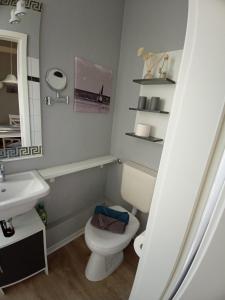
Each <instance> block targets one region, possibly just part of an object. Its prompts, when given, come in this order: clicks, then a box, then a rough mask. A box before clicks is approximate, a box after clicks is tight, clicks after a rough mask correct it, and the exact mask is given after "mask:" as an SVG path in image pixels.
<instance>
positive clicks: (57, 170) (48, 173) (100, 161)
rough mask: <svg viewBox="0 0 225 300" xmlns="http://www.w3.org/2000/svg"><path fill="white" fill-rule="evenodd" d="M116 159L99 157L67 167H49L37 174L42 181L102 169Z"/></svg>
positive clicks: (109, 156)
mask: <svg viewBox="0 0 225 300" xmlns="http://www.w3.org/2000/svg"><path fill="white" fill-rule="evenodd" d="M116 160H117V159H116V157H114V156H111V155H108V156H101V157H97V158H93V159H88V160H84V161H79V162H75V163H71V164H67V165H60V166H56V167H51V168H47V169H42V170H39V173H40V174H41V176H42V177H43V178H44V179H46V180H47V179H53V178H57V177H60V176H64V175H68V174H72V173H77V172H80V171H84V170H88V169H92V168H96V167H103V166H105V165H108V164H111V163H113V162H116Z"/></svg>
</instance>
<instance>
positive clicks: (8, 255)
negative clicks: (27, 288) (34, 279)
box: [0, 231, 45, 287]
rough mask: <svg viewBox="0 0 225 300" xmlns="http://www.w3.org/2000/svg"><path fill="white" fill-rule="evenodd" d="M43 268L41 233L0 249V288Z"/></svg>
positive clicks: (43, 256)
mask: <svg viewBox="0 0 225 300" xmlns="http://www.w3.org/2000/svg"><path fill="white" fill-rule="evenodd" d="M44 268H45V254H44V243H43V231H40V232H38V233H36V234H34V235H32V236H29V237H28V238H25V239H23V240H21V241H19V242H17V243H14V244H12V245H10V246H7V247H5V248H2V249H0V287H3V286H6V285H9V284H11V283H14V282H17V281H19V280H21V279H23V278H26V277H28V276H30V275H32V274H34V273H36V272H38V271H40V270H42V269H44Z"/></svg>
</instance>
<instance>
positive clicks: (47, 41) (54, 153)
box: [6, 0, 124, 245]
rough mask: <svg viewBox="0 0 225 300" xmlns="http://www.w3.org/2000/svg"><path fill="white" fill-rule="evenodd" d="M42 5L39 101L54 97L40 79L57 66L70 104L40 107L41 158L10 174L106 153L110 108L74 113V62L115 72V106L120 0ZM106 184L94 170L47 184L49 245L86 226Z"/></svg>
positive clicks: (55, 0)
mask: <svg viewBox="0 0 225 300" xmlns="http://www.w3.org/2000/svg"><path fill="white" fill-rule="evenodd" d="M43 3H44V9H43V13H42V24H41V32H40V62H41V68H40V70H41V96H42V99H43V98H44V97H45V96H48V95H54V93H53V92H51V91H50V90H49V88H48V87H47V85H46V83H45V80H44V78H45V73H46V71H47V70H48V69H49V68H51V67H59V68H61V69H62V70H64V71H65V72H66V74H67V75H68V87H67V89H66V90H65V91H64V92H63V94H64V95H69V96H70V99H71V103H70V105H65V104H58V105H54V106H52V107H47V106H46V105H45V104H44V103H42V125H43V130H42V134H43V147H44V156H43V157H42V158H40V159H38V158H37V159H30V160H22V161H16V162H9V163H7V164H6V170H7V172H8V173H11V172H20V171H24V170H29V169H41V168H46V167H49V166H55V165H60V164H65V163H69V162H75V161H80V160H85V159H88V158H94V157H97V156H102V155H105V154H109V152H110V142H111V130H112V118H113V106H112V107H111V112H110V113H109V114H84V113H74V112H73V89H74V57H75V56H82V57H84V58H87V59H89V60H91V61H93V62H96V63H98V64H102V65H104V66H107V67H109V68H111V69H112V70H113V97H112V102H114V96H115V86H116V78H117V67H118V61H119V52H120V39H121V28H122V17H123V6H124V1H123V0H114V1H111V0H95V1H93V0H74V1H69V0H66V1H61V0H44V1H43ZM105 180H106V174H105V171H104V170H98V169H95V170H92V171H88V172H84V173H82V174H81V173H79V174H75V175H71V176H66V177H62V178H59V179H57V181H56V183H55V184H52V185H51V194H50V195H49V197H48V198H47V199H45V202H46V205H47V208H48V212H49V223H50V229H49V234H48V244H49V245H51V244H52V243H54V242H57V241H58V240H60V239H62V238H64V237H66V236H67V235H68V234H71V233H72V232H74V231H76V230H77V228H80V227H81V226H83V225H84V224H85V222H86V220H87V216H88V215H89V214H90V212H89V211H90V209H91V211H92V210H93V207H92V206H94V205H95V203H97V202H98V201H102V200H103V198H104V186H105ZM87 192H89V194H88V193H87ZM71 213H72V215H71ZM75 216H76V217H75ZM60 224H61V226H60ZM52 226H53V227H54V226H55V230H54V228H52Z"/></svg>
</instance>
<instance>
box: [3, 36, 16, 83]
mask: <svg viewBox="0 0 225 300" xmlns="http://www.w3.org/2000/svg"><path fill="white" fill-rule="evenodd" d="M2 82H3V83H4V84H6V85H16V84H17V78H16V76H15V75H13V61H12V42H11V47H10V74H8V75H7V76H6V78H5V79H4V80H3V81H2Z"/></svg>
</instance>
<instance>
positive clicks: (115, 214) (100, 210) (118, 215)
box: [95, 205, 129, 225]
mask: <svg viewBox="0 0 225 300" xmlns="http://www.w3.org/2000/svg"><path fill="white" fill-rule="evenodd" d="M95 214H102V215H105V216H106V217H110V218H113V219H116V220H118V221H120V222H123V223H125V224H126V225H127V224H128V223H129V214H128V212H124V211H118V210H114V209H112V208H108V207H106V206H102V205H98V206H96V208H95Z"/></svg>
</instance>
